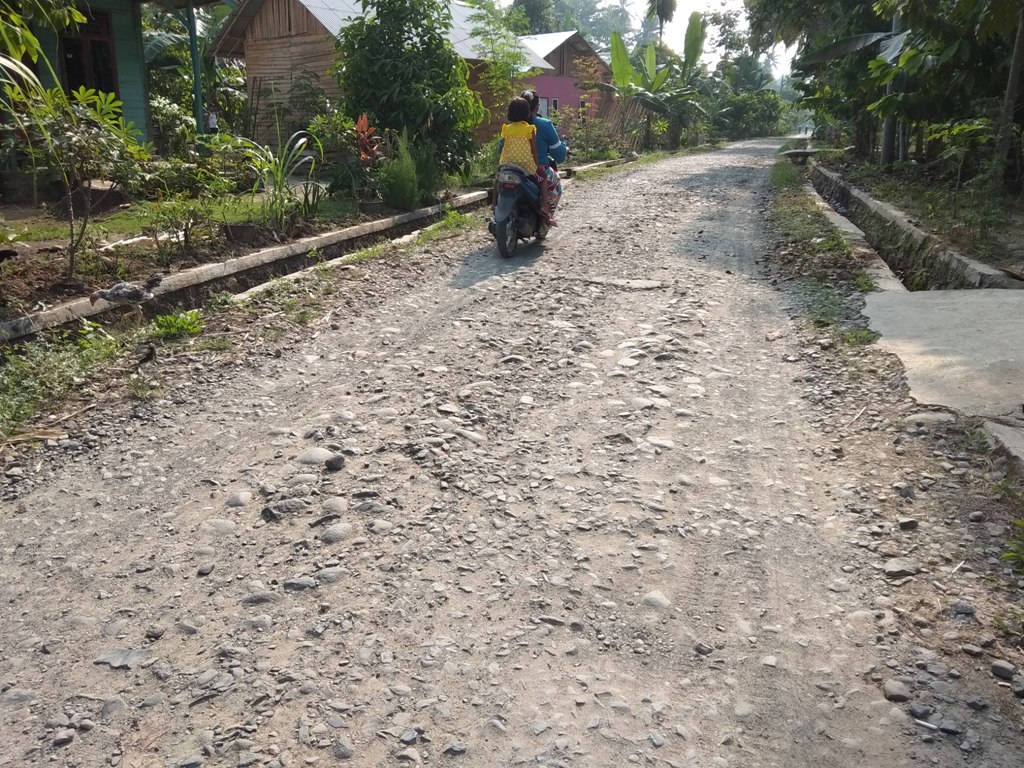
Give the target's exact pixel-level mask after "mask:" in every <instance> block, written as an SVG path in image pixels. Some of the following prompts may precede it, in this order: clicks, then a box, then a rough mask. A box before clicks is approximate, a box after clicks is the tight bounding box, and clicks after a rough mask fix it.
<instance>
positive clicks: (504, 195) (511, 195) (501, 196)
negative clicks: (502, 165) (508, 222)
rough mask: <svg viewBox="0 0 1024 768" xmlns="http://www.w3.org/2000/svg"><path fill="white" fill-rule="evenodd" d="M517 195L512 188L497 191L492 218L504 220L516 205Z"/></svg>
mask: <svg viewBox="0 0 1024 768" xmlns="http://www.w3.org/2000/svg"><path fill="white" fill-rule="evenodd" d="M518 197H519V195H518V193H516V192H515V191H513V190H509V191H506V190H504V189H503V190H501V191H499V192H498V203H497V205H495V206H494V220H495V221H504V220H505V219H507V218H508V217H509V214H510V213H512V209H513V208H515V207H516V200H517V199H518Z"/></svg>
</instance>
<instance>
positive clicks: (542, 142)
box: [520, 89, 568, 215]
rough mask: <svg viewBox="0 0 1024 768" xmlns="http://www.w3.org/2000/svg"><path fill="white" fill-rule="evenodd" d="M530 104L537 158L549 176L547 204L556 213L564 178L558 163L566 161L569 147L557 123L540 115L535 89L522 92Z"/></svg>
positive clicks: (538, 99)
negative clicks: (560, 174)
mask: <svg viewBox="0 0 1024 768" xmlns="http://www.w3.org/2000/svg"><path fill="white" fill-rule="evenodd" d="M520 95H521V96H522V98H524V99H526V100H527V101H528V102H529V104H530V122H531V123H532V124H533V125H535V126H537V158H538V159H539V160H540V163H541V166H542V167H543V168H544V171H545V175H546V177H547V181H548V183H547V204H548V209H549V210H550V211H551V214H552V215H554V212H555V208H556V206H557V205H558V201H559V200H560V199H561V197H562V180H561V179H560V178H559V177H558V163H564V162H565V157H566V152H567V150H568V147H566V146H565V142H563V141H562V140H561V139H560V138H559V137H558V131H557V130H556V129H555V124H554V123H552V122H551V121H550V120H548V119H547V118H546V117H541V116H540V96H538V95H537V92H536V91H534V90H529V89H528V90H525V91H523V92H522V93H521V94H520Z"/></svg>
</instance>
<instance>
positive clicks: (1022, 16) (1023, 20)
mask: <svg viewBox="0 0 1024 768" xmlns="http://www.w3.org/2000/svg"><path fill="white" fill-rule="evenodd" d="M1022 61H1024V2H1019V3H1018V6H1017V36H1016V37H1015V38H1014V41H1013V56H1011V58H1010V76H1009V77H1008V78H1007V80H1006V92H1005V93H1004V95H1003V109H1002V111H1000V113H999V129H998V132H997V133H996V167H995V173H994V174H993V176H994V178H993V180H992V181H993V184H996V185H999V186H1002V182H1003V177H1004V175H1005V174H1006V166H1007V160H1006V156H1007V155H1008V154H1009V153H1010V143H1011V141H1012V140H1013V113H1014V108H1015V107H1016V106H1017V91H1018V89H1019V87H1020V67H1021V62H1022Z"/></svg>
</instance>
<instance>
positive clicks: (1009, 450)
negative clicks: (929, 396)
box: [805, 184, 1024, 477]
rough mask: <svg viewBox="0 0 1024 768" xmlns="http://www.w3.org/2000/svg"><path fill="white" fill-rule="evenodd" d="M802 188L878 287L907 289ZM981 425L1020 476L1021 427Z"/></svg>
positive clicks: (1023, 462) (845, 223)
mask: <svg viewBox="0 0 1024 768" xmlns="http://www.w3.org/2000/svg"><path fill="white" fill-rule="evenodd" d="M805 191H806V192H807V194H808V195H810V196H811V197H812V198H813V199H814V200H815V202H816V203H817V204H818V207H819V208H820V209H821V211H822V213H824V214H825V216H826V218H827V219H828V220H829V222H830V223H831V224H832V226H834V227H835V228H836V229H837V230H838V231H839V233H840V234H841V235H842V237H843V239H844V240H845V241H846V244H847V245H848V246H849V247H850V250H852V251H853V252H854V253H855V254H858V255H860V256H861V257H862V258H863V259H864V261H866V262H867V263H868V264H870V266H869V267H868V271H869V272H870V273H871V275H872V277H874V278H875V282H876V284H877V285H878V289H879V291H897V292H906V291H907V288H906V286H904V285H903V283H902V282H900V280H899V278H898V277H896V275H895V274H894V273H893V272H892V270H891V269H890V268H889V266H888V264H886V263H885V261H884V260H883V259H882V258H881V257H879V255H878V252H877V251H875V250H874V249H873V248H872V247H871V245H870V243H868V241H867V239H866V237H865V234H864V232H863V230H861V229H860V228H859V227H858V226H857V225H856V224H854V223H853V222H852V221H850V220H849V219H847V218H846V217H845V216H843V215H841V214H839V213H837V212H836V211H835V210H833V209H832V207H831V206H830V205H829V203H828V201H827V200H825V199H824V198H823V197H822V196H821V194H820V193H819V192H818V190H817V189H816V188H815V187H814V186H813V185H811V184H807V185H805ZM893 210H895V209H893ZM922 234H923V233H922ZM983 266H984V265H983ZM1022 407H1024V403H1022ZM941 410H942V411H947V412H949V411H952V412H954V413H958V414H959V413H960V411H956V410H953V409H950V408H946V407H942V408H941ZM961 415H964V414H961ZM982 429H984V430H985V434H987V435H988V437H989V440H990V441H991V442H992V444H993V446H994V447H995V448H996V450H998V451H1000V452H1001V453H1002V454H1003V455H1004V456H1006V458H1007V459H1008V460H1009V461H1010V463H1011V464H1012V465H1013V467H1014V469H1015V470H1016V472H1017V474H1018V476H1020V477H1024V427H1018V426H1014V425H1010V424H1003V423H1001V422H998V421H992V420H990V419H982Z"/></svg>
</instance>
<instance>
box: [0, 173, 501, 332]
mask: <svg viewBox="0 0 1024 768" xmlns="http://www.w3.org/2000/svg"><path fill="white" fill-rule="evenodd" d="M488 194H489V193H488V192H487V191H485V190H481V191H478V192H470V193H467V194H465V195H460V196H459V197H457V198H455V199H453V200H451V201H448V202H445V203H439V204H437V205H432V206H429V207H426V208H420V209H419V210H416V211H410V212H408V213H401V214H398V215H396V216H389V217H387V218H383V219H377V220H374V221H368V222H365V223H363V224H356V225H355V226H352V227H346V228H345V229H340V230H335V231H334V232H328V233H326V234H322V235H315V236H313V237H304V238H301V239H299V240H295V241H294V242H291V243H287V244H286V245H279V246H275V247H272V248H266V249H263V250H259V251H255V252H253V253H248V254H246V255H244V256H238V257H236V258H233V259H228V260H227V261H222V262H217V263H213V264H203V265H201V266H198V267H194V268H192V269H188V270H185V271H184V272H178V273H175V274H173V275H168V276H167V277H165V278H164V281H163V283H161V285H160V287H159V288H157V289H156V290H155V291H154V294H155V296H154V298H153V299H152V300H151V301H150V302H147V304H146V308H147V309H148V310H151V311H152V310H156V311H159V310H161V309H168V308H170V307H173V306H175V305H176V304H177V303H179V302H180V301H181V300H182V299H188V298H195V297H197V296H201V295H204V294H206V293H208V292H210V291H211V290H213V289H215V288H216V287H217V286H218V285H219V284H220V285H224V286H225V288H227V289H228V290H230V288H231V287H235V288H237V287H238V284H241V283H243V282H244V283H247V284H248V287H252V286H254V285H258V284H259V283H263V282H266V281H267V280H268V279H273V278H274V277H279V276H281V275H283V274H289V273H291V272H295V271H296V270H297V269H299V268H302V267H303V266H305V265H306V264H308V254H309V253H310V252H311V251H313V250H317V251H323V252H324V257H325V258H328V259H331V258H339V257H340V256H343V255H344V254H345V253H348V252H350V251H352V250H354V249H355V247H356V246H358V245H361V241H362V240H365V239H367V238H369V237H372V236H373V235H378V234H380V233H382V232H387V231H389V230H401V229H402V228H403V227H406V226H407V225H408V224H410V223H413V222H419V221H422V220H423V219H429V218H431V217H434V216H439V215H441V214H443V213H444V212H445V211H446V210H448V209H450V208H455V209H459V208H475V207H477V206H479V205H480V204H482V203H485V202H486V200H487V197H488ZM233 292H237V291H233ZM114 308H115V305H112V304H108V303H107V302H105V301H101V302H98V303H97V304H96V305H92V304H90V303H89V299H88V298H81V299H75V300H74V301H70V302H67V303H66V304H61V305H60V306H57V307H54V308H52V309H47V310H43V311H42V312H35V313H33V314H30V315H25V316H24V317H19V318H17V319H15V320H8V321H6V322H3V323H0V343H10V342H12V341H17V340H18V339H22V338H25V337H27V336H31V335H33V334H36V333H39V332H40V331H43V330H46V329H47V328H53V327H55V326H60V325H65V324H67V323H74V322H77V321H79V320H82V319H85V318H89V317H94V316H96V315H102V314H103V313H104V312H107V311H109V310H111V309H114Z"/></svg>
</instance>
